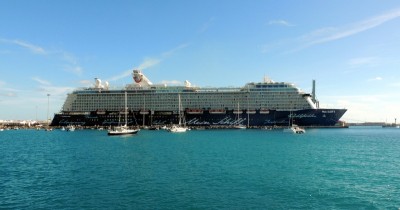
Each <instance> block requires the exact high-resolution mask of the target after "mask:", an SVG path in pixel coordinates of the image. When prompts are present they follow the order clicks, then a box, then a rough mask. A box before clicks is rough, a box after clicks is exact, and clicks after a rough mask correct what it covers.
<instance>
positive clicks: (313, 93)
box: [312, 80, 315, 101]
mask: <svg viewBox="0 0 400 210" xmlns="http://www.w3.org/2000/svg"><path fill="white" fill-rule="evenodd" d="M312 99H313V101H315V80H313V81H312Z"/></svg>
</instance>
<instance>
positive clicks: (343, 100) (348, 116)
mask: <svg viewBox="0 0 400 210" xmlns="http://www.w3.org/2000/svg"><path fill="white" fill-rule="evenodd" d="M399 97H400V94H399V93H396V92H394V93H384V94H377V95H342V96H325V97H323V99H321V98H320V101H324V102H328V103H329V106H327V105H326V104H320V105H321V107H331V108H346V109H347V112H346V113H345V115H344V116H343V117H342V120H344V121H347V122H384V121H385V119H386V118H387V117H393V113H398V112H397V110H398V105H397V104H398V102H397V98H399ZM365 113H368V115H366V114H365Z"/></svg>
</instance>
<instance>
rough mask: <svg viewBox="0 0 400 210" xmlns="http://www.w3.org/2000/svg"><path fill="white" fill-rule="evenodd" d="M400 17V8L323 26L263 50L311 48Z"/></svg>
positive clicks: (295, 50) (281, 22) (276, 22)
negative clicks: (350, 21) (333, 25)
mask: <svg viewBox="0 0 400 210" xmlns="http://www.w3.org/2000/svg"><path fill="white" fill-rule="evenodd" d="M398 17H400V8H397V9H394V10H391V11H388V12H386V13H383V14H381V15H377V16H374V17H370V18H367V19H365V20H362V21H359V22H355V23H352V24H348V25H344V26H340V27H323V28H319V29H316V30H314V31H311V32H310V33H307V34H304V35H302V36H300V37H297V38H294V39H288V40H283V41H281V42H279V44H276V43H277V42H274V44H272V45H271V44H268V45H265V46H263V47H262V52H263V53H266V52H270V51H271V50H273V49H279V48H292V46H295V48H294V49H293V48H292V49H290V50H287V51H285V53H293V52H297V51H300V50H303V49H305V48H309V47H312V46H315V45H319V44H323V43H327V42H332V41H336V40H340V39H344V38H347V37H349V36H353V35H356V34H359V33H361V32H364V31H367V30H370V29H373V28H376V27H378V26H380V25H382V24H384V23H386V22H388V21H390V20H393V19H396V18H398ZM270 24H281V25H284V24H285V21H279V20H278V21H270Z"/></svg>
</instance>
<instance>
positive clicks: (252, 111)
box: [246, 110, 256, 114]
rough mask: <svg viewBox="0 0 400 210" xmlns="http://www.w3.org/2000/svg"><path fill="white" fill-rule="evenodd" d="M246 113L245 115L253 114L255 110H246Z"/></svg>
mask: <svg viewBox="0 0 400 210" xmlns="http://www.w3.org/2000/svg"><path fill="white" fill-rule="evenodd" d="M246 113H247V114H255V113H256V110H247V111H246Z"/></svg>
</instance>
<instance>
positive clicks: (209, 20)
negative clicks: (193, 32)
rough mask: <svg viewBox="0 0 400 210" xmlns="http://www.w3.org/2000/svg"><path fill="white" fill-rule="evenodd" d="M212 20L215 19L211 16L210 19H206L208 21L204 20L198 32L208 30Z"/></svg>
mask: <svg viewBox="0 0 400 210" xmlns="http://www.w3.org/2000/svg"><path fill="white" fill-rule="evenodd" d="M214 20H215V18H214V17H211V18H210V19H208V21H207V22H205V23H204V24H203V25H202V26H201V28H200V30H199V32H200V33H204V32H206V31H207V30H208V28H209V27H210V25H211V24H212V23H213V22H214Z"/></svg>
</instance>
